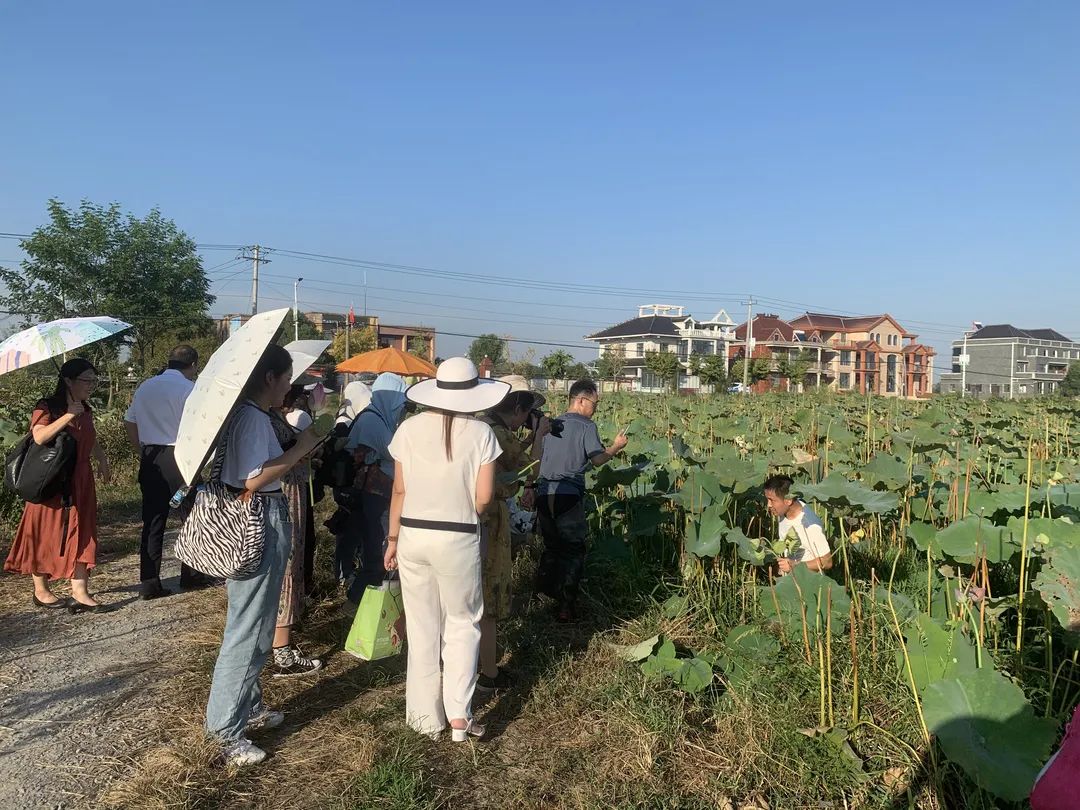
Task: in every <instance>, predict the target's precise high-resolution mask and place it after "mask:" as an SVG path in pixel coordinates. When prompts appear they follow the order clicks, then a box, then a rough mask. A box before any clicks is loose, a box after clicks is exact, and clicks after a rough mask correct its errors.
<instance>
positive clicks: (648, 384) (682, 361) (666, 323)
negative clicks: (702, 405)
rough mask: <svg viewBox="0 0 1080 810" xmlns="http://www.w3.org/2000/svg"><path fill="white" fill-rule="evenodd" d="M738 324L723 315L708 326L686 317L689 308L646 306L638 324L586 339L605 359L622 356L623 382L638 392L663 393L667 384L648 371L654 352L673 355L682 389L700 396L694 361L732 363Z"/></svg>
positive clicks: (630, 322)
mask: <svg viewBox="0 0 1080 810" xmlns="http://www.w3.org/2000/svg"><path fill="white" fill-rule="evenodd" d="M734 329H735V322H734V321H733V320H732V319H731V318H730V317H729V316H728V314H727V313H726V312H724V311H723V310H720V312H718V313H716V315H714V316H713V317H712V318H710V319H709V320H707V321H698V320H695V319H694V318H693V316H691V315H688V314H686V308H685V307H681V306H674V305H670V304H646V305H643V306H641V307H638V314H637V317H636V318H631V319H630V320H628V321H623V322H622V323H617V324H615V325H614V326H609V327H608V328H607V329H602V330H600V331H599V332H596V333H594V334H591V335H587V336H586V338H585V339H586V340H591V341H594V342H595V343H598V344H600V357H603V356H604V355H605V354H608V353H617V354H618V355H620V356H621V358H622V360H623V374H622V382H624V383H626V384H627V387H628V388H629V389H630V390H634V391H662V390H664V389H665V388H666V386H665V385H664V381H663V380H660V379H657V377H656V375H655V374H653V373H652V372H650V371H649V370H648V369H647V368H646V367H645V359H646V357H647V356H648V355H649V354H650V353H652V352H671V353H673V354H675V355H676V356H677V357H678V360H679V365H680V369H681V371H680V373H679V388H680V389H683V390H689V391H696V390H699V389H700V388H701V382H700V381H699V380H698V378H697V377H696V376H694V375H691V374H690V373H689V366H690V356H691V355H698V356H700V357H704V356H706V355H719V356H721V357H727V355H728V345H729V344H730V342H731V341H732V340H734V338H735V333H734Z"/></svg>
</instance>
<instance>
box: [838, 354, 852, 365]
mask: <svg viewBox="0 0 1080 810" xmlns="http://www.w3.org/2000/svg"><path fill="white" fill-rule="evenodd" d="M840 365H842V366H850V365H851V352H849V351H844V352H840Z"/></svg>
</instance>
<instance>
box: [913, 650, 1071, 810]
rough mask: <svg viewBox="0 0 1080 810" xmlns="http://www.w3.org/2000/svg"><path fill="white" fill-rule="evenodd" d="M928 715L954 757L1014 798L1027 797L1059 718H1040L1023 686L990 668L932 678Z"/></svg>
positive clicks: (989, 786) (986, 784) (985, 784)
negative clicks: (1025, 694) (939, 679)
mask: <svg viewBox="0 0 1080 810" xmlns="http://www.w3.org/2000/svg"><path fill="white" fill-rule="evenodd" d="M923 715H924V716H925V718H926V725H927V727H928V728H929V729H930V731H931V732H932V733H933V734H934V735H935V736H936V737H937V739H938V743H939V744H940V745H941V748H942V750H943V751H944V752H945V754H946V755H947V756H948V757H949V759H951V760H952V761H953V762H956V763H958V764H959V765H960V766H961V767H962V768H963V769H964V770H965V771H966V772H967V774H968V776H970V777H971V778H972V779H973V780H974V781H975V783H976V784H977V785H979V786H980V787H982V788H983V789H985V790H988V791H990V792H991V793H993V794H995V795H997V796H1000V797H1001V798H1003V799H1005V800H1007V801H1011V802H1020V801H1023V800H1024V799H1026V798H1027V797H1028V794H1029V793H1030V792H1031V786H1032V784H1034V782H1035V777H1036V776H1037V775H1038V773H1039V770H1040V769H1041V768H1042V766H1043V763H1045V762H1046V760H1047V757H1048V756H1049V754H1050V748H1051V746H1052V745H1053V744H1054V742H1055V741H1056V739H1057V721H1056V720H1053V719H1051V718H1047V717H1035V715H1034V712H1033V711H1032V708H1031V704H1030V703H1028V701H1027V698H1025V697H1024V693H1023V691H1022V690H1021V689H1020V687H1018V686H1017V685H1016V684H1014V683H1013V682H1012V681H1010V680H1008V679H1007V678H1006V677H1005V676H1004V675H1002V674H1001V673H999V672H997V671H996V670H994V669H992V668H989V667H984V668H982V669H977V670H975V671H974V672H968V673H967V674H965V675H962V676H960V677H958V678H952V679H949V680H942V681H937V682H935V683H931V684H930V685H929V686H927V687H926V690H925V691H924V692H923Z"/></svg>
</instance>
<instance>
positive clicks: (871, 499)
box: [797, 472, 897, 514]
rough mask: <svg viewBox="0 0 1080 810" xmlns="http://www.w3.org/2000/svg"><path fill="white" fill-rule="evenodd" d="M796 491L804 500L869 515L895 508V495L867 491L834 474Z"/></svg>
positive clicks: (804, 485) (803, 485)
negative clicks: (842, 507) (843, 507)
mask: <svg viewBox="0 0 1080 810" xmlns="http://www.w3.org/2000/svg"><path fill="white" fill-rule="evenodd" d="M797 489H798V493H799V494H800V495H801V496H802V497H803V498H805V499H806V500H814V501H817V502H818V503H823V504H828V505H829V506H831V507H837V506H846V507H850V508H852V509H858V510H861V511H864V512H868V513H871V514H880V513H882V512H889V511H891V510H893V509H895V508H896V507H897V498H896V496H895V495H893V494H891V493H888V492H876V491H874V490H872V489H867V488H866V487H864V486H862V485H860V484H857V483H855V482H853V481H848V480H847V479H846V478H844V477H843V476H841V475H838V474H836V473H835V472H834V473H832V474H830V475H828V476H827V477H826V478H825V480H823V481H822V482H821V483H820V484H802V485H801V486H799V487H797Z"/></svg>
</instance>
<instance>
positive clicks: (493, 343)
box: [469, 332, 506, 367]
mask: <svg viewBox="0 0 1080 810" xmlns="http://www.w3.org/2000/svg"><path fill="white" fill-rule="evenodd" d="M485 357H490V358H491V362H492V363H494V364H495V366H496V367H498V366H500V365H502V363H503V361H504V360H505V359H506V341H505V340H503V339H502V338H501V337H499V336H498V335H496V334H492V333H490V332H489V333H488V334H486V335H480V337H478V338H477V339H476V340H474V341H473V342H472V343H471V344H470V345H469V359H470V360H472V361H473V363H475V364H476V365H477V366H479V365H480V363H481V362H483V360H484V358H485Z"/></svg>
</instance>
